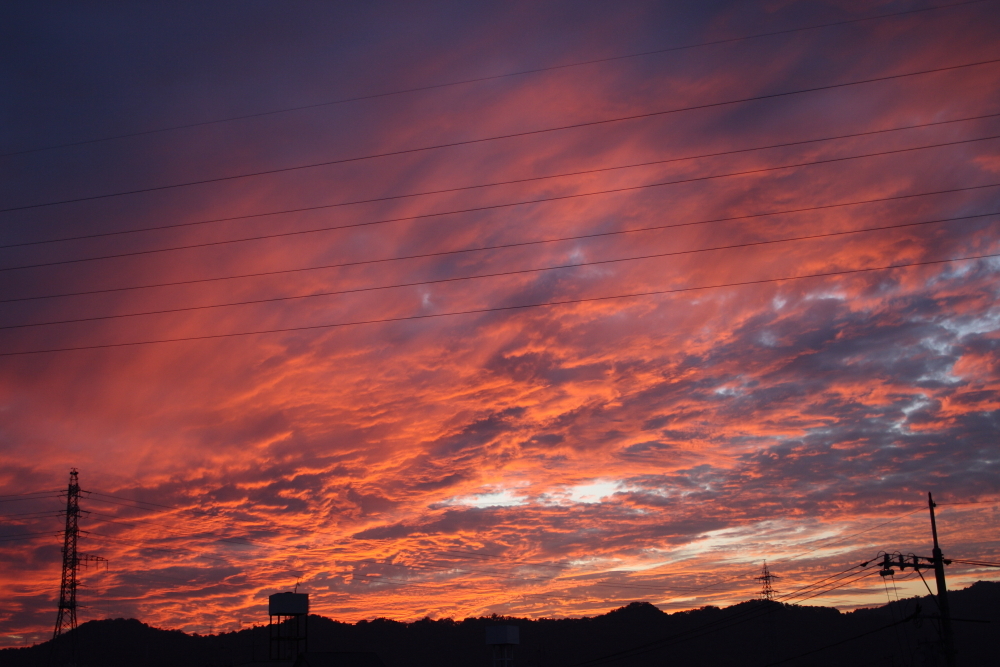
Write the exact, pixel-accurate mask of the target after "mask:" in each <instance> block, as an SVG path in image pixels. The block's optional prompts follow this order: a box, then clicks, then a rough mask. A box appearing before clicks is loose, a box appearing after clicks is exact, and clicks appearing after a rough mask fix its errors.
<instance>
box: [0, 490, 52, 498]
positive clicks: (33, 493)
mask: <svg viewBox="0 0 1000 667" xmlns="http://www.w3.org/2000/svg"><path fill="white" fill-rule="evenodd" d="M53 493H62V490H61V489H51V490H49V491H27V492H25V493H8V494H6V495H3V496H0V499H3V498H23V497H26V496H37V495H40V494H45V495H46V496H48V495H51V494H53Z"/></svg>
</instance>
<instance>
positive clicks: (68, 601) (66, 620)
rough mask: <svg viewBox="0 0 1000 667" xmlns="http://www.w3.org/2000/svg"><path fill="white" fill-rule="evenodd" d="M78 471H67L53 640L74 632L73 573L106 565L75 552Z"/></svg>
mask: <svg viewBox="0 0 1000 667" xmlns="http://www.w3.org/2000/svg"><path fill="white" fill-rule="evenodd" d="M79 474H80V473H79V471H78V470H77V469H76V468H71V469H70V471H69V488H68V489H67V491H66V530H65V532H64V533H63V549H62V554H63V564H62V583H61V584H60V586H59V615H58V616H56V629H55V632H53V633H52V638H53V639H55V638H56V637H58V636H59V635H61V634H63V633H64V632H69V631H70V630H75V629H76V587H77V582H76V573H77V572H78V571H79V570H80V568H81V567H87V565H88V564H90V563H105V567H107V562H108V561H106V560H105V559H104V558H101V557H100V556H91V555H89V554H81V553H79V551H77V540H78V539H79V537H80V480H79Z"/></svg>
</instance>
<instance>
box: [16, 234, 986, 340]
mask: <svg viewBox="0 0 1000 667" xmlns="http://www.w3.org/2000/svg"><path fill="white" fill-rule="evenodd" d="M994 257H1000V253H993V254H984V255H970V256H968V257H953V258H949V259H936V260H929V261H924V262H909V263H906V264H893V265H889V266H878V267H870V268H864V269H844V270H841V271H825V272H822V273H811V274H807V275H802V276H786V277H782V278H765V279H760V280H744V281H739V282H732V283H723V284H718V285H703V286H698V287H679V288H675V289H666V290H650V291H647V292H633V293H631V294H615V295H612V296H599V297H587V298H581V299H566V300H563V301H547V302H542V303H529V304H521V305H516V306H495V307H492V308H475V309H471V310H460V311H453V312H447V313H430V314H426V315H406V316H402V317H386V318H381V319H375V320H357V321H354V322H337V323H333V324H313V325H307V326H300V327H284V328H280V329H262V330H259V331H239V332H233V333H225V334H206V335H203V336H184V337H178V338H160V339H154V340H145V341H134V342H127V343H104V344H100V345H80V346H76V347H61V348H49V349H43V350H25V351H21V352H0V357H17V356H26V355H32V354H49V353H54V352H79V351H83V350H101V349H112V348H121V347H135V346H138V345H156V344H160V343H180V342H189V341H202V340H215V339H222V338H236V337H242V336H257V335H263V334H274V333H290V332H294V331H312V330H319V329H334V328H341V327H351V326H360V325H364V324H388V323H392V322H408V321H414V320H428V319H436V318H439V317H453V316H458V315H479V314H485V313H497V312H506V311H514V310H527V309H529V308H546V307H554V306H566V305H575V304H580V303H593V302H597V301H614V300H620V299H635V298H640V297H646V296H658V295H662V294H679V293H682V292H694V291H700V290H709V289H720V288H725V287H743V286H746V285H763V284H767V283H776V282H784V281H792V280H804V279H806V278H826V277H831V276H844V275H852V274H859V273H869V272H874V271H890V270H893V269H904V268H910V267H915V266H931V265H935V264H947V263H950V262H964V261H970V260H974V259H992V258H994Z"/></svg>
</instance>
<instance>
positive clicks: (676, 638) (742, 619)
mask: <svg viewBox="0 0 1000 667" xmlns="http://www.w3.org/2000/svg"><path fill="white" fill-rule="evenodd" d="M856 569H857V566H853V567H851V568H848V569H847V570H844V571H843V572H841V573H838V574H836V575H831V577H827V579H830V578H832V577H837V576H841V575H844V574H845V573H849V574H848V576H850V574H853V571H854V570H856ZM781 597H783V598H785V599H790V598H791V595H785V596H781ZM767 611H768V606H766V605H765V606H761V607H755V608H750V609H743V610H739V611H737V612H735V613H732V614H730V615H729V616H727V617H726V618H720V619H717V620H715V621H710V622H708V623H706V624H704V625H702V626H699V627H696V628H691V629H688V630H682V631H680V632H677V633H674V634H673V635H669V636H667V637H663V638H660V639H656V640H653V641H651V642H647V643H645V644H641V645H639V646H635V647H632V648H630V649H625V650H623V651H617V652H615V653H611V654H608V655H604V656H600V657H597V658H591V659H590V660H585V661H583V662H578V663H574V664H573V665H571V666H570V667H582V666H584V665H593V664H600V663H604V662H609V661H613V660H619V659H623V658H627V657H635V656H637V655H642V654H644V653H649V652H651V651H655V650H658V649H662V648H666V647H667V646H670V645H673V644H676V643H680V642H683V641H689V640H691V639H696V638H698V637H701V636H704V635H706V634H711V633H713V632H718V631H719V630H723V629H727V628H730V627H733V626H735V625H739V624H742V623H746V622H747V621H751V620H754V619H755V618H757V617H759V616H761V615H762V614H763V613H766V612H767Z"/></svg>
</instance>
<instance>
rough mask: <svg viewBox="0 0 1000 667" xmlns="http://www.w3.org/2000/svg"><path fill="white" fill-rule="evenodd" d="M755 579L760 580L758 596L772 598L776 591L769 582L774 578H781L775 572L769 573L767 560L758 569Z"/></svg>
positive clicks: (765, 598)
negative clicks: (758, 572) (757, 575)
mask: <svg viewBox="0 0 1000 667" xmlns="http://www.w3.org/2000/svg"><path fill="white" fill-rule="evenodd" d="M754 579H755V580H756V581H759V582H760V598H761V599H762V600H771V601H773V600H774V596H775V595H776V593H775V592H774V588H773V587H772V586H771V582H772V581H774V580H775V579H781V577H779V576H778V575H776V574H771V571H770V570H769V569H767V561H764V567H763V568H761V570H760V576H759V577H754Z"/></svg>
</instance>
